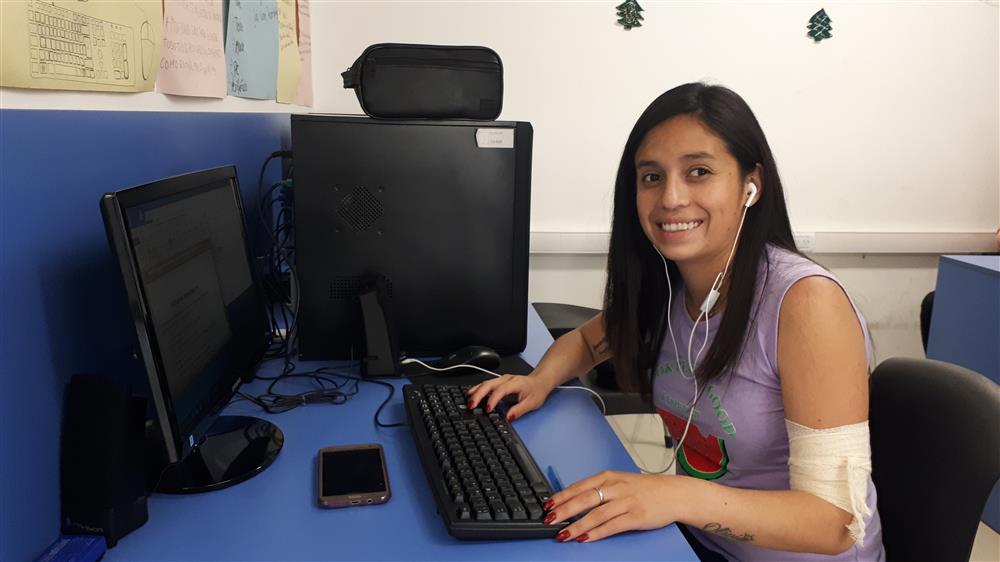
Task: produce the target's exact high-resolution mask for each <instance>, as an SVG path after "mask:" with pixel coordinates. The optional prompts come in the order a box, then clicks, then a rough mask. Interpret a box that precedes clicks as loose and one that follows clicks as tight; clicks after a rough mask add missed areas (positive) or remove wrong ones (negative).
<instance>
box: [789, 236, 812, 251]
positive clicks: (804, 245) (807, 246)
mask: <svg viewBox="0 0 1000 562" xmlns="http://www.w3.org/2000/svg"><path fill="white" fill-rule="evenodd" d="M792 239H794V240H795V246H796V247H797V248H798V249H799V251H800V252H803V253H809V252H812V251H813V250H814V249H815V248H816V233H815V232H796V233H794V234H793V235H792Z"/></svg>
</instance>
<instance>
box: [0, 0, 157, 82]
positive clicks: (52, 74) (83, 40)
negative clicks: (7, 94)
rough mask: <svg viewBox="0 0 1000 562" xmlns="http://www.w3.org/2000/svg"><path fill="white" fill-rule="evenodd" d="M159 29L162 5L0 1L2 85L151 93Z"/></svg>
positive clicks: (122, 1) (139, 0) (139, 1)
mask: <svg viewBox="0 0 1000 562" xmlns="http://www.w3.org/2000/svg"><path fill="white" fill-rule="evenodd" d="M162 29H163V14H162V11H161V3H160V2H149V1H148V0H147V1H142V0H137V1H131V0H120V1H117V2H78V1H73V0H70V1H66V0H57V1H52V0H50V1H47V2H42V1H40V0H23V1H17V2H12V1H7V0H0V51H2V55H0V85H2V86H12V87H15V88H44V89H53V90H104V91H111V92H146V91H149V90H152V89H153V85H154V84H155V83H156V75H157V68H158V67H159V62H160V40H161V38H162V37H163V34H162Z"/></svg>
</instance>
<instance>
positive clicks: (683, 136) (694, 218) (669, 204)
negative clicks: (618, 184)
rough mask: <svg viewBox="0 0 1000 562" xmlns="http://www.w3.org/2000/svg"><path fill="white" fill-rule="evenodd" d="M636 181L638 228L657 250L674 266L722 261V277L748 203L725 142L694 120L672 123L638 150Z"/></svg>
mask: <svg viewBox="0 0 1000 562" xmlns="http://www.w3.org/2000/svg"><path fill="white" fill-rule="evenodd" d="M635 176H636V211H637V212H638V216H639V222H640V223H641V224H642V229H643V231H644V232H645V233H646V237H647V238H648V239H649V240H650V241H651V242H652V243H653V245H654V246H655V247H656V249H657V250H659V252H660V253H661V254H662V255H663V256H664V257H665V258H667V259H669V260H673V261H675V262H677V263H678V264H684V263H685V262H688V263H691V264H696V263H705V264H715V263H716V262H719V261H720V259H721V263H720V265H719V270H720V271H721V266H722V264H724V263H725V260H726V258H727V257H728V255H729V252H730V250H731V249H732V247H733V243H734V241H735V238H736V231H737V228H738V227H739V223H740V217H741V214H742V210H743V204H744V202H745V201H746V186H745V182H744V179H745V178H744V177H743V174H742V173H741V171H740V168H739V163H738V162H737V160H736V158H735V157H733V155H732V154H730V152H729V150H728V149H727V148H726V144H725V142H723V140H722V139H721V138H719V137H718V136H717V135H715V133H713V132H712V131H711V130H710V129H708V128H707V127H706V126H705V125H704V124H702V122H701V121H700V120H699V119H698V118H697V117H695V116H693V115H678V116H676V117H671V118H670V119H667V120H666V121H664V122H662V123H660V124H659V125H657V126H656V127H654V128H653V129H651V130H650V131H649V133H648V134H646V137H645V138H644V139H643V141H642V143H641V144H640V145H639V149H638V150H637V151H636V156H635ZM720 256H721V258H720Z"/></svg>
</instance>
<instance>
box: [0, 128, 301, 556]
mask: <svg viewBox="0 0 1000 562" xmlns="http://www.w3.org/2000/svg"><path fill="white" fill-rule="evenodd" d="M288 138H289V120H288V115H287V114H284V115H282V114H266V113H252V114H247V113H178V112H159V111H148V112H133V111H48V110H12V109H4V110H0V311H2V312H0V382H2V383H3V392H0V412H2V413H3V421H2V423H0V560H31V559H34V558H35V557H36V556H38V555H39V554H41V552H42V551H43V550H44V549H45V548H46V547H48V546H49V545H50V544H52V542H53V541H55V540H56V538H57V537H58V535H59V432H60V423H61V421H62V397H63V388H64V387H65V385H66V383H67V382H68V381H69V378H70V376H71V375H72V374H73V373H82V372H97V373H105V374H109V375H116V376H122V377H128V376H129V375H130V373H133V372H135V371H136V369H141V364H140V363H139V362H137V361H134V360H132V359H131V355H132V352H133V351H134V350H135V347H134V330H133V328H132V321H131V319H130V316H129V313H128V306H127V301H126V298H125V293H124V285H123V283H122V281H121V274H120V273H119V272H118V271H117V265H116V264H115V262H114V261H113V260H112V258H111V252H110V250H109V249H108V242H107V239H106V237H105V234H104V226H103V223H102V221H101V213H100V209H99V207H98V201H99V200H100V197H101V194H102V193H104V192H106V191H115V190H118V189H122V188H126V187H131V186H133V185H137V184H141V183H146V182H149V181H153V180H156V179H160V178H163V177H168V176H173V175H177V174H182V173H185V172H190V171H194V170H200V169H205V168H213V167H216V166H223V165H229V164H235V165H236V168H237V171H238V173H239V179H240V184H241V185H240V186H241V189H242V192H243V195H244V202H245V206H246V207H247V211H248V215H249V217H248V218H252V217H254V216H255V215H254V214H253V209H252V205H250V204H249V203H250V202H251V201H253V194H255V193H256V187H257V177H258V174H259V173H260V166H261V164H262V163H263V161H264V158H266V157H267V156H268V155H269V154H270V153H271V152H273V151H275V150H279V149H282V148H288ZM279 168H280V166H279V165H278V164H277V163H272V164H271V165H270V166H269V168H268V173H267V174H266V175H265V177H264V180H265V182H267V185H270V182H272V181H275V180H276V179H277V178H278V173H279Z"/></svg>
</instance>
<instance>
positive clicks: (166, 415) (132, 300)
mask: <svg viewBox="0 0 1000 562" xmlns="http://www.w3.org/2000/svg"><path fill="white" fill-rule="evenodd" d="M101 211H102V214H103V217H104V225H105V229H106V231H107V234H108V241H109V243H110V245H111V249H112V251H113V253H114V255H115V256H116V257H117V262H118V264H119V266H120V267H121V273H122V278H123V279H124V281H125V289H126V293H127V296H128V300H129V305H130V307H129V308H130V309H131V312H132V318H133V322H134V325H135V330H136V333H137V335H138V341H139V347H140V349H141V354H142V361H143V364H144V366H145V370H146V374H147V377H148V380H149V387H150V396H151V399H152V402H153V407H154V408H153V410H154V412H155V414H154V415H155V419H154V421H155V422H156V424H155V425H156V426H157V427H158V428H159V431H158V434H159V436H160V437H162V453H163V455H162V456H163V457H164V458H165V461H166V463H169V467H168V468H167V469H166V470H165V471H164V472H163V474H162V475H161V476H159V478H157V479H158V480H159V486H158V489H159V490H160V491H166V492H195V491H204V490H211V489H217V488H224V487H226V486H229V485H232V484H235V483H237V482H240V481H242V480H245V479H247V478H249V477H251V476H253V475H254V474H257V473H258V472H260V471H261V470H263V469H264V468H266V467H267V466H268V465H270V464H271V462H272V461H273V460H274V457H275V456H276V455H277V454H278V451H279V450H280V449H281V445H282V443H283V436H282V433H281V431H280V430H279V429H278V428H277V427H275V426H274V425H273V424H271V423H269V422H267V421H264V420H261V419H256V418H252V417H244V416H219V413H220V412H221V410H222V409H223V408H224V407H225V406H226V404H227V403H228V402H229V400H230V399H231V398H232V396H233V394H234V393H235V391H236V389H237V388H238V387H239V386H240V383H241V381H242V380H243V379H244V378H246V379H247V380H249V378H250V377H251V376H252V374H253V372H254V368H255V366H256V365H257V364H258V362H259V361H260V359H261V357H262V356H263V352H264V348H265V337H266V333H267V329H268V327H267V323H266V317H265V310H264V303H263V301H262V300H261V295H260V292H259V291H258V289H257V286H256V283H255V281H254V280H255V275H254V272H253V270H252V268H251V265H250V264H251V262H250V259H249V253H248V250H247V235H246V228H245V220H244V215H243V209H242V206H241V202H240V192H239V186H238V184H237V179H236V169H235V168H233V167H232V166H228V167H223V168H216V169H212V170H205V171H201V172H194V173H189V174H184V175H181V176H176V177H172V178H168V179H163V180H159V181H155V182H152V183H148V184H145V185H140V186H137V187H133V188H130V189H125V190H121V191H117V192H114V193H107V194H105V195H104V196H103V197H102V198H101ZM158 441H159V440H158V439H157V440H156V442H158ZM158 448H159V446H158Z"/></svg>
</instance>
